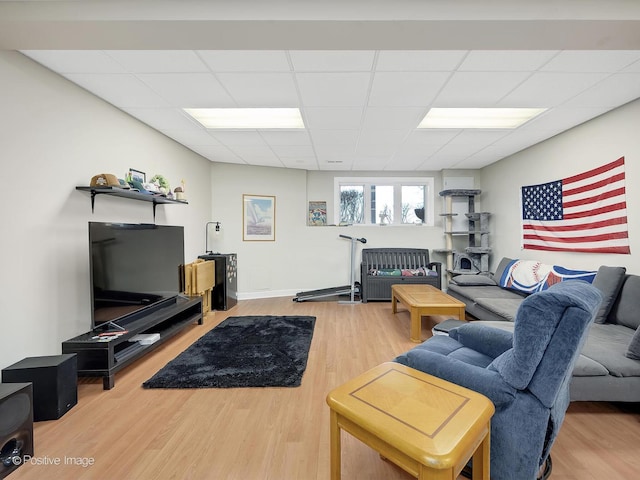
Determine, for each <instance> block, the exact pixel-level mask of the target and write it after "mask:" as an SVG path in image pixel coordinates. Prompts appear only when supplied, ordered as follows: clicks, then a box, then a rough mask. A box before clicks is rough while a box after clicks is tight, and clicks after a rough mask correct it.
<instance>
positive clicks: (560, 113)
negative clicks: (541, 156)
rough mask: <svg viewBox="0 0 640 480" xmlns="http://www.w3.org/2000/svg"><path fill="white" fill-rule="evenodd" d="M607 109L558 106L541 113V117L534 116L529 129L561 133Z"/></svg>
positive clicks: (531, 130) (530, 130)
mask: <svg viewBox="0 0 640 480" xmlns="http://www.w3.org/2000/svg"><path fill="white" fill-rule="evenodd" d="M606 111H607V108H606V107H605V108H603V107H592V108H588V107H580V108H568V107H558V108H554V109H553V110H551V111H549V112H546V113H544V114H543V115H541V118H539V119H538V118H534V119H533V120H531V122H530V124H529V125H528V131H529V132H534V131H541V132H546V133H554V134H555V133H560V132H562V131H564V130H568V129H569V128H572V127H573V126H575V125H580V124H581V123H584V122H586V121H587V120H590V119H592V118H594V117H597V116H599V115H602V114H603V113H605V112H606Z"/></svg>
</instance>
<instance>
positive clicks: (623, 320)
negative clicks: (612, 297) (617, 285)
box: [607, 275, 640, 330]
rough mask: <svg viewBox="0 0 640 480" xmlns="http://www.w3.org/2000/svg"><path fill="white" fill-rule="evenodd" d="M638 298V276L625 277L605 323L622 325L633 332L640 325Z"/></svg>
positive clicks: (639, 289) (639, 294)
mask: <svg viewBox="0 0 640 480" xmlns="http://www.w3.org/2000/svg"><path fill="white" fill-rule="evenodd" d="M639 298H640V276H638V275H627V276H626V279H625V281H624V283H623V284H622V288H621V289H620V294H619V295H618V298H617V299H616V302H615V303H614V304H613V308H612V309H611V313H610V314H609V318H608V320H607V321H608V322H611V323H617V324H618V325H624V326H625V327H629V328H631V329H633V330H635V329H636V328H638V325H640V311H638V299H639Z"/></svg>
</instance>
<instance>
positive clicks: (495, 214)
mask: <svg viewBox="0 0 640 480" xmlns="http://www.w3.org/2000/svg"><path fill="white" fill-rule="evenodd" d="M639 118H640V100H636V101H635V102H631V103H629V104H627V105H625V106H623V107H621V108H618V109H616V110H614V111H612V112H609V113H607V114H604V115H602V116H600V117H598V118H596V119H594V120H591V121H589V122H587V123H584V124H582V125H580V126H578V127H576V128H573V129H571V130H569V131H567V132H565V133H563V134H560V135H557V136H556V137H554V138H551V139H550V140H547V141H545V142H542V143H540V144H538V145H535V146H533V147H531V148H528V149H527V150H524V151H522V152H520V153H518V154H516V155H513V156H511V157H509V158H507V159H504V160H502V161H500V162H497V163H495V164H493V165H491V166H489V167H486V168H484V169H483V171H482V185H483V194H482V198H483V206H484V208H485V209H487V210H488V211H490V212H492V215H491V230H492V237H491V244H492V247H493V249H494V255H493V258H492V262H493V266H494V267H495V266H496V265H497V262H498V261H499V260H500V258H501V257H503V256H506V257H511V258H524V259H531V260H540V261H542V262H545V263H550V264H556V265H561V266H566V267H569V268H584V269H594V270H596V269H597V268H598V267H599V266H600V265H621V266H625V267H627V271H628V272H631V273H636V274H637V273H640V257H637V256H635V255H634V254H635V253H637V252H638V251H639V250H640V224H639V223H638V222H637V218H638V211H639V210H640V191H639V190H638V188H637V185H638V179H639V178H640V142H638V128H637V125H638V119H639ZM622 156H624V157H625V168H626V196H627V214H628V218H629V240H630V244H631V255H620V254H617V255H616V254H587V253H569V252H543V251H537V250H521V249H520V228H521V225H520V210H519V208H520V200H519V198H520V197H519V195H520V187H521V186H523V185H534V184H538V183H545V182H550V181H552V180H558V179H561V178H564V177H568V176H571V175H575V174H578V173H581V172H584V171H587V170H590V169H592V168H595V167H598V166H601V165H603V164H605V163H609V162H612V161H614V160H616V159H618V158H620V157H622Z"/></svg>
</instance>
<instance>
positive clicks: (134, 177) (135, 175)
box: [128, 168, 147, 183]
mask: <svg viewBox="0 0 640 480" xmlns="http://www.w3.org/2000/svg"><path fill="white" fill-rule="evenodd" d="M128 180H130V181H133V182H140V183H146V182H147V174H146V173H144V172H141V171H140V170H136V169H134V168H130V169H129V178H128Z"/></svg>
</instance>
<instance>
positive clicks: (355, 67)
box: [289, 50, 375, 72]
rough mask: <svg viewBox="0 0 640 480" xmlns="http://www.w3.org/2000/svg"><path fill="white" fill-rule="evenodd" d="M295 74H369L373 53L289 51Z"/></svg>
mask: <svg viewBox="0 0 640 480" xmlns="http://www.w3.org/2000/svg"><path fill="white" fill-rule="evenodd" d="M289 56H290V57H291V63H292V64H293V68H294V70H295V71H296V72H370V71H371V70H372V68H373V60H374V57H375V52H373V51H335V50H331V51H324V50H322V51H313V50H312V51H295V50H294V51H291V52H289Z"/></svg>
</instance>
